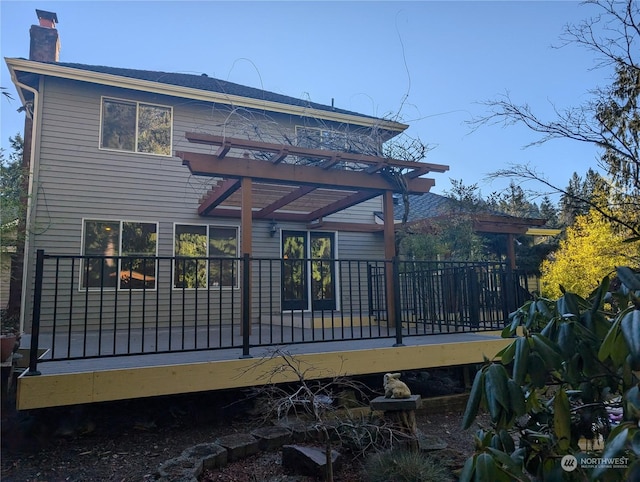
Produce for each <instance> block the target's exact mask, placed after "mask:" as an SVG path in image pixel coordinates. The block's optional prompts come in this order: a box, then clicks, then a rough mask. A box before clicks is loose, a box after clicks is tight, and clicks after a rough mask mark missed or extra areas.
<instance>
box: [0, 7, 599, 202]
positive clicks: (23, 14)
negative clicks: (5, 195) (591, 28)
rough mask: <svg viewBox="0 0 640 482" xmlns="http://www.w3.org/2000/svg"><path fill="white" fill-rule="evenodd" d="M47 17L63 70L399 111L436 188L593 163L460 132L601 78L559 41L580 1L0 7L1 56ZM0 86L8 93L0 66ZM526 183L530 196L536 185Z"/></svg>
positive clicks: (555, 104) (18, 47) (520, 139)
mask: <svg viewBox="0 0 640 482" xmlns="http://www.w3.org/2000/svg"><path fill="white" fill-rule="evenodd" d="M36 8H38V9H41V10H47V11H52V12H56V13H57V15H58V19H59V24H58V30H59V33H60V37H61V44H62V49H61V56H60V60H61V61H64V62H79V63H86V64H97V65H108V66H113V67H129V68H140V69H148V70H163V71H170V72H185V73H196V74H200V73H206V74H208V75H209V76H213V77H217V78H220V79H224V80H230V81H233V82H237V83H240V84H244V85H249V86H253V87H258V88H263V89H265V90H269V91H273V92H278V93H282V94H286V95H290V96H294V97H299V98H308V99H310V100H312V101H314V102H320V103H323V104H331V101H332V99H334V102H335V105H336V107H340V108H344V109H349V110H354V111H357V112H360V113H363V114H368V115H376V116H380V117H383V116H398V117H397V118H398V119H399V120H401V121H403V122H406V123H408V124H410V126H411V127H410V128H409V129H408V131H407V133H408V134H409V135H411V136H414V137H419V138H420V139H421V140H422V141H423V142H425V143H427V144H430V145H431V146H433V147H434V149H433V150H432V151H431V152H430V153H429V154H428V157H427V159H426V161H427V162H433V163H440V164H447V165H449V166H450V167H451V169H450V170H449V172H447V173H445V174H434V175H433V177H435V179H436V187H435V188H434V189H433V191H434V192H438V193H442V192H443V191H445V190H447V189H449V188H450V183H449V178H453V179H456V180H459V179H462V180H463V182H464V183H465V184H466V185H469V184H473V183H477V184H478V185H479V186H480V188H481V190H482V193H483V194H484V195H488V194H489V193H490V192H492V191H496V190H499V189H502V188H504V187H505V186H506V185H508V182H509V181H508V180H503V181H493V182H492V183H489V182H488V181H486V180H484V177H485V175H486V174H487V173H488V172H491V171H494V170H496V169H501V168H504V167H506V166H507V165H508V164H509V163H521V164H522V163H530V164H531V165H533V166H535V167H536V168H537V169H538V170H540V171H542V172H544V173H545V175H546V176H547V177H548V178H549V179H550V180H552V181H553V182H556V183H557V184H558V185H560V186H562V187H564V186H566V184H567V183H568V180H569V178H570V177H571V175H572V173H573V172H574V171H576V172H578V174H581V175H582V174H584V173H585V172H586V170H587V169H588V168H589V167H594V168H595V167H596V163H597V157H598V152H597V150H596V149H595V148H592V147H589V146H582V145H579V144H578V143H576V142H571V141H565V140H558V141H552V142H549V143H547V144H545V145H543V146H541V147H531V148H528V149H523V146H525V145H526V144H528V143H530V142H532V141H534V140H536V139H537V138H538V137H537V136H536V135H535V134H534V133H532V132H530V131H528V130H527V129H525V128H523V127H508V128H502V127H498V126H494V127H483V128H481V129H479V130H477V131H472V130H471V128H470V127H469V125H468V124H467V123H466V122H467V121H468V120H470V119H471V118H472V117H474V116H480V115H482V114H483V113H486V107H484V106H483V105H481V104H480V103H481V102H482V101H485V100H488V99H493V98H496V97H497V96H499V95H501V94H504V93H506V92H508V93H509V95H510V96H511V98H512V99H513V100H514V101H516V102H518V103H528V104H529V105H530V106H531V107H532V109H533V110H534V111H535V112H536V113H538V114H539V115H540V116H541V117H543V118H549V119H552V118H553V109H554V108H557V109H563V108H566V107H570V106H577V105H579V104H582V103H584V102H585V101H586V100H587V99H588V98H589V90H590V89H593V88H595V87H596V86H598V85H601V86H603V85H606V84H607V83H608V76H609V75H610V72H608V71H604V70H593V67H594V66H595V63H596V59H595V56H594V54H593V53H591V52H588V51H586V50H584V49H581V48H579V47H577V46H568V47H565V48H562V49H557V48H553V46H554V45H558V44H559V43H560V42H559V36H560V34H561V33H562V29H563V26H564V25H565V24H567V23H570V24H577V23H579V22H580V21H582V20H583V19H586V18H588V17H591V16H593V15H594V14H596V13H598V10H596V9H595V8H594V7H592V6H588V5H587V6H585V5H581V4H579V3H577V2H568V1H550V2H532V1H530V2H528V1H512V2H506V1H495V2H485V1H470V2H459V1H448V2H435V1H410V2H365V1H351V2H328V1H320V2H307V1H289V2H273V1H261V2H245V1H236V2H223V1H192V2H186V1H183V2H175V1H154V2H151V1H140V2H132V1H115V2H114V1H112V2H96V1H84V2H74V1H62V2H49V1H46V0H39V1H25V0H22V1H19V2H15V1H5V0H2V1H0V22H1V23H0V30H1V37H0V41H1V43H0V48H1V53H2V57H3V58H4V57H24V58H26V57H28V55H29V27H30V26H31V25H32V24H36V23H37V18H36V15H35V9H36ZM0 85H2V86H4V87H7V86H9V87H11V90H12V92H14V91H13V85H12V84H11V82H10V78H9V74H8V70H7V67H6V64H5V63H4V62H2V68H1V70H0ZM14 98H15V100H14V101H13V102H7V101H6V100H5V99H0V109H1V114H2V117H1V120H2V123H1V125H0V127H1V129H0V137H1V145H2V147H4V148H5V149H6V148H8V137H9V136H10V135H13V134H15V133H16V132H18V131H22V124H23V120H22V119H23V118H22V114H18V113H17V112H16V110H17V108H18V107H19V105H18V97H17V96H16V95H15V94H14ZM523 187H524V188H525V189H526V188H531V189H535V188H540V189H541V186H536V185H533V184H527V185H523Z"/></svg>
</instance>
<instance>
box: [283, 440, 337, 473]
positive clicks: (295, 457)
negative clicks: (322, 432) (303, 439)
mask: <svg viewBox="0 0 640 482" xmlns="http://www.w3.org/2000/svg"><path fill="white" fill-rule="evenodd" d="M341 460H342V456H341V454H340V453H339V452H337V451H335V450H332V451H331V461H332V464H333V470H334V471H335V470H338V468H339V466H340V463H341ZM282 467H283V468H284V469H285V470H288V471H291V472H293V473H295V474H298V475H306V476H311V477H318V478H321V479H324V478H325V477H326V471H327V457H326V454H325V449H324V448H321V447H307V446H303V445H284V446H283V447H282Z"/></svg>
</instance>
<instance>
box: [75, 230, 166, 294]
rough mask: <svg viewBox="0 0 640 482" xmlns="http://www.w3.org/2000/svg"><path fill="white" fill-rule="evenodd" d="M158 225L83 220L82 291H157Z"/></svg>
mask: <svg viewBox="0 0 640 482" xmlns="http://www.w3.org/2000/svg"><path fill="white" fill-rule="evenodd" d="M157 252H158V224H157V223H150V222H140V221H122V220H104V219H84V220H83V222H82V254H83V255H84V256H85V258H83V263H82V265H81V268H80V269H81V273H80V288H81V289H116V288H118V289H124V290H128V289H133V290H138V289H156V272H157V265H156V264H157V263H156V260H155V259H154V258H155V256H157Z"/></svg>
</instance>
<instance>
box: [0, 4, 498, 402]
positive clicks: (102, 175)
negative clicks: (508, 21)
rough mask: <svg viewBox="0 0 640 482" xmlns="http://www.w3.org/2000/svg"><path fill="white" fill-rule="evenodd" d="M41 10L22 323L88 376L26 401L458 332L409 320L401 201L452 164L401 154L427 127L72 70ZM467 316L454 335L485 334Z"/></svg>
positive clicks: (29, 70) (20, 74) (32, 61)
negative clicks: (138, 370) (320, 347)
mask: <svg viewBox="0 0 640 482" xmlns="http://www.w3.org/2000/svg"><path fill="white" fill-rule="evenodd" d="M37 13H38V18H39V20H40V24H39V25H34V26H32V27H31V49H30V57H29V59H21V58H7V59H5V60H6V63H7V66H8V68H9V71H10V73H11V77H12V80H13V82H14V84H15V86H16V88H17V90H18V93H19V96H20V99H21V102H22V104H23V105H24V107H25V112H26V115H27V121H26V129H25V165H26V166H28V168H29V173H30V176H29V195H28V197H27V199H28V209H27V218H26V241H25V245H24V250H23V252H24V269H23V279H22V316H23V320H24V321H23V323H24V330H25V331H26V332H27V333H30V334H32V335H33V336H32V339H31V346H32V347H41V348H45V349H47V350H48V353H47V355H46V356H47V357H48V360H50V361H48V362H47V363H42V364H41V365H42V366H43V367H44V366H45V365H46V366H47V367H48V370H49V371H50V372H51V374H52V375H53V372H55V371H56V370H58V371H57V372H56V373H58V374H60V373H64V374H66V375H69V373H70V372H82V373H85V375H82V376H77V377H75V378H73V380H72V377H71V376H70V375H69V377H68V379H67V381H66V382H64V383H65V384H66V383H68V384H70V385H68V386H67V388H68V390H67V392H68V393H74V394H76V395H77V394H79V393H82V395H77V397H76V398H73V397H71V398H73V400H74V401H71V399H68V398H65V396H67V395H63V394H61V392H62V391H61V389H60V386H61V385H60V384H59V383H62V382H59V381H57V382H54V381H51V382H50V385H48V387H49V388H48V389H44V393H46V396H44V397H43V396H42V393H43V392H42V391H40V392H38V390H40V388H37V387H36V385H37V383H38V382H34V380H33V379H35V378H41V379H43V380H47V378H46V377H45V376H44V375H46V373H43V377H27V378H30V379H32V380H26V379H24V377H23V380H21V383H22V394H23V395H24V397H26V399H28V401H25V400H26V399H25V398H23V400H22V406H25V407H29V406H38V403H50V404H54V405H55V404H66V403H78V399H79V400H83V401H96V400H106V399H114V398H126V397H134V396H146V395H152V394H160V393H180V391H196V390H204V389H213V388H215V387H227V386H230V385H216V384H219V383H221V382H220V380H215V381H212V380H211V379H209V380H208V381H206V383H205V382H202V381H198V382H197V383H196V382H195V381H193V378H190V380H192V383H193V384H192V385H189V387H188V388H185V387H184V386H182V385H181V384H180V383H176V384H175V385H173V386H172V385H171V383H170V382H165V383H163V384H162V387H161V388H159V387H158V386H154V387H155V388H153V389H150V388H149V387H148V386H147V387H146V388H145V389H142V388H140V386H136V384H135V383H128V384H127V388H126V389H123V387H122V386H121V385H119V384H118V383H116V384H115V385H117V389H116V392H117V393H116V394H114V393H106V392H108V390H106V389H105V388H104V387H105V386H108V385H109V384H108V383H106V384H105V382H104V378H102V379H101V380H102V381H101V382H98V381H96V380H97V379H96V377H99V375H98V373H99V369H98V368H96V366H95V365H94V366H92V368H84V369H83V368H82V364H81V362H82V361H86V360H103V361H104V360H105V359H108V358H111V359H115V358H119V357H120V356H121V355H129V362H127V363H129V364H128V365H126V366H125V365H122V364H120V365H119V367H120V369H122V368H123V367H124V368H127V369H133V368H135V367H136V366H144V367H147V368H148V366H149V365H150V364H156V365H160V364H163V365H166V364H167V363H168V362H167V358H166V357H167V356H168V355H173V354H175V353H174V352H179V353H182V354H184V353H185V352H187V351H191V352H203V351H207V350H208V351H209V352H210V350H212V349H229V348H237V347H241V348H242V354H243V356H249V348H250V347H256V346H269V345H271V346H272V345H278V344H296V343H304V342H309V341H331V340H351V341H352V342H353V340H364V339H378V338H384V337H391V338H394V337H395V340H396V342H397V343H396V344H401V343H400V342H399V340H400V337H401V336H402V334H403V333H402V330H405V332H404V333H405V334H413V335H418V334H425V333H435V332H439V330H440V331H442V327H443V325H442V323H443V319H446V316H444V315H443V316H444V318H442V319H439V320H435V319H432V320H431V321H429V322H428V323H427V322H426V321H425V320H423V319H418V315H416V314H415V313H417V311H415V310H414V311H413V312H412V313H414V314H411V315H410V318H407V319H406V320H405V319H404V318H403V320H402V322H401V320H400V318H401V317H403V316H404V315H403V310H404V308H401V307H400V306H399V305H400V299H401V297H402V296H403V295H402V293H401V292H400V291H399V290H400V283H399V282H394V280H396V281H398V276H399V271H398V267H397V266H395V267H393V266H392V264H391V260H392V259H393V258H394V256H395V243H394V221H393V209H394V203H393V194H394V193H399V192H404V193H409V194H420V193H425V192H428V191H429V189H430V188H431V187H432V186H433V185H434V180H433V179H431V178H428V177H424V175H425V174H427V173H428V172H432V171H433V172H444V171H446V169H447V166H443V165H438V164H428V163H424V162H413V161H403V160H398V159H389V158H387V157H385V156H383V155H382V148H383V144H384V143H385V142H387V141H389V140H391V139H393V138H394V136H397V135H398V134H401V133H402V132H403V131H404V130H405V129H406V128H407V127H408V126H407V125H405V124H402V123H399V122H396V121H393V120H387V119H382V118H377V117H372V116H367V115H363V114H359V113H356V112H351V111H348V110H344V109H340V108H337V107H335V106H333V105H321V104H317V103H313V102H309V101H306V100H300V99H296V98H293V97H288V96H285V95H281V94H276V93H272V92H268V91H265V90H260V89H255V88H251V87H247V86H242V85H238V84H235V83H232V82H227V81H222V80H219V79H215V78H211V77H209V76H207V75H206V74H202V75H191V74H179V73H169V72H155V71H154V72H151V71H146V70H136V69H125V68H115V67H105V66H98V65H84V64H74V63H65V62H60V61H59V39H58V32H57V29H56V23H57V16H56V14H53V13H50V12H43V11H37ZM380 212H382V213H385V214H386V216H384V222H383V224H380V223H379V222H376V214H375V213H380ZM400 271H403V272H408V269H401V270H400ZM437 275H438V272H437V270H436V271H433V272H432V273H431V274H430V275H429V276H434V277H437ZM394 276H395V278H394ZM434 279H435V278H434ZM474 279H475V278H474ZM430 286H431V285H430ZM433 289H436V288H433ZM436 291H437V289H436ZM436 291H434V293H435V292H436ZM374 304H375V310H372V306H373V305H374ZM433 306H434V307H436V304H434V305H433ZM434 309H435V308H434ZM405 311H406V310H405ZM381 313H383V314H381ZM420 316H422V315H420ZM434 316H435V311H434ZM456 320H458V321H456V325H455V326H454V325H447V328H446V329H445V330H444V331H445V332H460V331H467V330H468V329H469V327H470V326H472V325H470V324H469V323H468V322H467V321H464V320H462V318H460V317H457V318H456ZM484 321H485V322H486V323H487V324H486V325H483V328H484V329H490V328H496V327H498V326H499V322H501V321H503V319H500V318H499V317H498V318H496V317H494V316H493V315H492V317H490V319H489V318H487V319H486V320H484ZM477 322H478V320H475V321H474V323H475V325H473V327H474V329H477V327H478V326H479V325H478V323H477ZM418 326H419V327H420V328H419V329H418V328H417V327H418ZM411 327H413V328H411ZM412 329H413V330H414V331H413V332H412V331H411V330H412ZM27 338H28V337H27ZM34 339H35V341H34ZM478 350H480V351H478ZM478 350H476V352H474V353H475V355H470V356H472V358H473V359H476V358H477V359H478V360H481V353H484V352H483V351H482V349H480V348H478ZM490 350H491V349H489V351H490ZM32 353H34V351H33V350H32ZM132 355H139V356H147V358H146V359H145V361H135V360H134V358H135V357H134V356H132ZM154 355H155V356H160V358H158V359H157V360H156V361H155V362H153V361H152V357H153V356H154ZM194 356H195V355H194ZM208 356H210V355H208ZM407 356H408V358H409V359H411V358H412V356H411V355H410V354H409V353H407ZM474 357H475V358H474ZM234 358H237V356H235V357H234ZM413 358H415V356H413ZM392 359H394V360H398V356H397V354H395V355H393V357H392ZM56 360H58V361H59V363H63V364H64V365H55V363H56ZM131 360H134V361H131ZM158 360H159V361H158ZM207 360H209V361H210V360H211V358H207ZM196 361H197V360H195V359H191V360H189V362H190V363H192V364H193V363H195V362H196ZM200 361H201V362H202V361H203V360H200ZM449 362H451V363H453V362H454V361H451V360H450V361H449ZM449 362H448V363H449ZM70 363H71V364H70ZM105 363H106V362H105ZM121 363H122V362H121ZM185 363H186V362H185ZM34 365H35V360H34V362H33V363H32V367H31V370H30V372H31V373H36V370H35V367H34ZM361 365H362V366H363V367H364V366H366V365H367V363H364V362H363V363H361ZM56 366H57V367H58V368H52V367H56ZM204 366H205V365H202V367H204ZM391 368H393V367H392V366H385V367H381V366H378V369H379V370H381V371H382V370H387V369H391ZM202 369H205V368H202ZM43 370H44V368H43ZM366 370H375V368H374V367H372V366H369V367H368V368H366ZM89 372H90V373H91V374H92V375H91V376H89V375H86V373H89ZM38 373H40V372H38ZM163 373H164V372H163ZM176 373H177V372H176V371H175V370H174V371H172V372H167V373H164V374H163V375H162V376H163V377H166V380H170V379H172V378H173V377H179V376H180V375H179V374H178V375H176ZM188 373H189V374H190V376H192V375H193V374H194V373H197V369H196V368H194V365H191V366H190V367H189V369H188ZM76 375H77V373H76ZM136 376H137V375H136ZM119 377H120V378H118V379H122V374H120V375H119ZM81 378H82V379H83V380H85V381H84V382H80V381H79V380H80V379H81ZM89 378H90V379H91V380H90V381H87V380H89ZM157 378H162V377H159V376H158V377H157ZM227 378H229V377H227ZM51 380H53V379H51ZM69 380H72V381H69ZM144 380H147V378H144ZM39 383H41V385H40V386H41V387H42V386H45V385H46V383H49V382H42V381H41V382H39ZM56 383H58V385H55V384H56ZM77 383H79V384H80V385H76V384H77ZM83 383H84V384H83ZM202 383H204V384H203V385H201V384H202ZM229 383H231V382H229ZM233 383H236V384H237V383H239V382H235V381H234V382H233ZM233 383H232V384H233ZM243 383H251V382H246V381H245V382H243ZM112 385H113V384H112ZM140 385H145V384H144V383H141V384H140ZM30 390H32V391H30ZM140 390H142V391H140ZM36 394H38V395H36ZM76 395H74V396H76ZM29 397H31V398H29ZM36 397H39V398H40V401H39V402H37V401H35V398H36ZM45 398H47V399H48V401H47V402H43V401H42V400H43V399H45Z"/></svg>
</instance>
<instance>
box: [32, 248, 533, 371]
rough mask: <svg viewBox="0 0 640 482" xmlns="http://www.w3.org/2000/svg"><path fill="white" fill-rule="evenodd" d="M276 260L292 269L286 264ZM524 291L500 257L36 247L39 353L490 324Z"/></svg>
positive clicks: (267, 341) (166, 348) (98, 352)
mask: <svg viewBox="0 0 640 482" xmlns="http://www.w3.org/2000/svg"><path fill="white" fill-rule="evenodd" d="M286 263H298V264H304V265H305V266H306V267H307V269H300V270H292V269H285V268H286V267H290V266H289V265H286ZM526 295H528V292H527V287H526V278H524V280H523V279H522V278H521V277H520V276H519V275H517V274H516V273H514V272H512V271H510V270H508V269H507V268H506V266H505V265H503V264H500V263H443V262H408V261H399V260H397V259H394V260H354V259H332V260H327V259H323V260H321V262H320V260H311V259H301V260H290V259H288V260H283V259H279V258H251V257H249V256H248V255H245V256H244V257H241V258H184V257H163V256H154V257H148V256H135V257H133V256H130V257H120V256H111V257H109V256H71V255H50V254H45V253H44V251H38V253H37V262H36V271H35V286H34V296H33V305H32V307H31V308H32V309H31V313H32V320H31V344H32V350H31V353H32V354H33V355H32V359H31V363H30V369H29V373H31V374H37V363H38V360H37V359H36V357H35V354H36V353H37V350H36V349H37V348H46V349H48V352H47V355H46V357H45V359H44V360H40V361H50V360H73V359H85V358H102V357H115V356H128V355H141V354H149V353H170V352H180V351H196V350H215V349H225V348H238V349H239V350H241V356H245V357H248V356H250V351H251V348H253V347H263V346H275V345H283V344H287V345H289V344H296V343H314V342H327V341H345V340H357V339H360V340H361V339H374V338H395V344H396V345H400V344H402V340H403V337H407V336H416V335H426V334H438V333H453V332H470V331H482V330H495V329H501V328H502V327H503V326H504V323H505V321H506V320H507V317H508V313H509V312H510V311H513V310H514V309H515V308H516V307H517V306H519V305H520V304H521V301H523V300H522V297H523V296H526Z"/></svg>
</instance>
